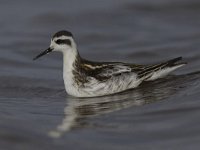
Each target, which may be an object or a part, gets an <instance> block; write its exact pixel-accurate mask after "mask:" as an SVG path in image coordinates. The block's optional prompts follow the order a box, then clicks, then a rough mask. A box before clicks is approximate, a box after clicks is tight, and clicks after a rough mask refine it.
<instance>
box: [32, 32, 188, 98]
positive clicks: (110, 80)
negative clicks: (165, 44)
mask: <svg viewBox="0 0 200 150" xmlns="http://www.w3.org/2000/svg"><path fill="white" fill-rule="evenodd" d="M54 51H59V52H62V54H63V79H64V85H65V90H66V92H67V93H68V95H71V96H74V97H98V96H105V95H111V94H115V93H119V92H123V91H126V90H129V89H133V88H136V87H138V86H139V85H140V84H141V83H143V82H145V81H153V80H156V79H159V78H164V77H165V76H167V75H168V74H169V73H171V72H172V71H174V70H176V69H178V68H180V67H182V66H184V65H186V64H187V63H186V62H183V61H181V60H182V57H177V58H174V59H171V60H168V61H164V62H161V63H155V64H150V65H139V64H132V63H125V62H96V61H90V60H87V59H84V58H82V57H81V56H80V54H79V51H78V48H77V44H76V42H75V40H74V36H73V34H72V33H71V32H70V31H67V30H61V31H59V32H57V33H55V34H54V35H53V37H52V38H51V43H50V46H49V48H48V49H46V50H45V51H43V52H41V53H40V54H39V55H37V56H36V57H35V58H33V60H36V59H38V58H40V57H42V56H44V55H45V54H49V53H51V52H54Z"/></svg>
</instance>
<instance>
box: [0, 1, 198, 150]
mask: <svg viewBox="0 0 200 150" xmlns="http://www.w3.org/2000/svg"><path fill="white" fill-rule="evenodd" d="M199 14H200V2H199V1H198V0H162V1H161V0H123V1H119V0H118V1H116V0H101V1H93V0H84V1H80V0H79V1H78V0H67V1H65V0H60V1H53V0H49V1H39V0H34V1H25V0H19V1H5V0H2V1H1V2H0V18H1V19H0V27H1V30H0V35H1V36H0V51H1V54H0V68H1V70H0V149H2V150H3V149H4V150H23V149H24V150H25V149H29V150H35V149H37V150H40V149H41V150H44V149H47V150H51V149H52V150H55V149H61V150H62V149H63V150H64V149H65V150H66V149H76V150H83V149H87V150H90V149H91V150H94V149H95V150H102V149H108V150H112V149H113V150H121V149H126V150H133V149H136V150H146V149H150V150H157V149H159V150H160V149H162V150H165V149H166V150H169V149H170V150H173V149H176V150H177V149H181V150H188V149H199V147H200V120H199V118H200V98H199V97H200V91H199V89H200V79H199V78H200V70H199V67H200V15H199ZM61 29H65V30H70V31H71V32H73V34H74V36H75V39H76V41H77V43H78V49H79V51H80V54H81V55H82V56H83V57H85V58H88V59H91V60H98V61H126V62H134V63H140V64H148V63H154V62H160V61H162V60H167V59H171V58H174V57H178V56H183V57H184V58H185V60H186V61H187V62H188V65H187V66H185V67H183V68H182V69H180V70H178V71H176V72H175V73H174V74H173V75H171V76H168V77H167V78H165V79H160V80H157V81H153V82H147V83H144V84H142V85H141V86H140V87H138V88H137V89H133V90H129V91H126V92H123V93H120V94H116V95H111V96H106V97H98V98H85V99H79V98H74V97H70V96H68V95H67V94H66V92H65V89H64V85H63V79H62V56H61V54H57V53H54V54H50V55H48V56H45V57H43V59H40V60H38V61H32V58H33V57H34V56H35V55H36V54H38V53H39V52H41V51H42V50H44V49H45V48H47V47H48V46H49V42H50V37H51V35H52V34H53V33H55V32H57V31H59V30H61Z"/></svg>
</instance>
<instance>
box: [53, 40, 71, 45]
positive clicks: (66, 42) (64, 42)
mask: <svg viewBox="0 0 200 150" xmlns="http://www.w3.org/2000/svg"><path fill="white" fill-rule="evenodd" d="M55 42H56V43H57V44H67V45H70V46H71V45H72V43H71V41H70V40H69V39H64V40H61V39H58V40H57V41H55Z"/></svg>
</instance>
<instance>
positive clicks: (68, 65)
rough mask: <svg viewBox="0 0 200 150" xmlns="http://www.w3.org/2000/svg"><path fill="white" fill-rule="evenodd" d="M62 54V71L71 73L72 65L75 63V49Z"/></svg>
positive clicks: (76, 53) (76, 52)
mask: <svg viewBox="0 0 200 150" xmlns="http://www.w3.org/2000/svg"><path fill="white" fill-rule="evenodd" d="M62 53H63V71H64V73H66V72H71V71H72V70H73V68H74V66H73V64H74V62H75V61H76V57H77V55H78V51H77V50H76V49H68V50H64V51H62Z"/></svg>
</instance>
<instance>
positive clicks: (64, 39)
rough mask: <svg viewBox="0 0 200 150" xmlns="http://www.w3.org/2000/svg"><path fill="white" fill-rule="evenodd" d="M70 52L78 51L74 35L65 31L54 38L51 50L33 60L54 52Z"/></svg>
mask: <svg viewBox="0 0 200 150" xmlns="http://www.w3.org/2000/svg"><path fill="white" fill-rule="evenodd" d="M69 50H72V51H73V50H76V43H75V41H74V39H73V35H72V33H71V32H69V31H64V30H63V31H59V32H57V33H56V34H54V36H53V37H52V39H51V44H50V46H49V48H48V49H46V50H45V51H43V52H41V53H40V54H39V55H37V56H36V57H35V58H34V59H33V60H36V59H38V58H39V57H41V56H44V55H45V54H49V53H50V52H52V51H60V52H63V53H64V52H66V51H69Z"/></svg>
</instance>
